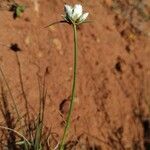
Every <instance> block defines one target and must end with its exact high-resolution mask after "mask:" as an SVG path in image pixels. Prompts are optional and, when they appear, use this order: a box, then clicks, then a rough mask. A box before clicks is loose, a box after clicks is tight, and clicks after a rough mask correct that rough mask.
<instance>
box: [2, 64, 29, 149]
mask: <svg viewBox="0 0 150 150" xmlns="http://www.w3.org/2000/svg"><path fill="white" fill-rule="evenodd" d="M0 72H1V75H2V77H3V79H4V82H5V84H6V87H7V89H8V92H9V95H10V97H11V99H12V102H13V106H14V109H15V111H16V114H17V120H18V121H19V124H20V127H22V126H23V123H22V121H21V116H20V114H19V111H18V108H17V105H16V102H15V99H14V97H13V94H12V92H11V89H10V87H9V84H8V82H7V79H6V77H5V74H4V72H3V70H2V68H1V67H0ZM5 128H7V127H5ZM8 129H10V128H8ZM11 130H12V131H13V129H11ZM11 130H10V131H11ZM22 134H23V135H24V134H25V131H24V130H23V129H22ZM27 147H28V146H27V145H26V142H25V150H28V148H27Z"/></svg>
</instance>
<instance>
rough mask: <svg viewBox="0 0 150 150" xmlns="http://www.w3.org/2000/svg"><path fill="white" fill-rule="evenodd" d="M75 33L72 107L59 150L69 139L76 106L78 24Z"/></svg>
mask: <svg viewBox="0 0 150 150" xmlns="http://www.w3.org/2000/svg"><path fill="white" fill-rule="evenodd" d="M73 31H74V69H73V83H72V93H71V99H70V107H69V111H68V114H67V119H66V126H65V129H64V134H63V137H62V140H61V143H60V148H59V150H64V144H65V141H66V138H67V133H68V130H69V127H70V121H71V114H72V111H73V105H74V97H75V87H76V72H77V48H78V46H77V27H76V24H75V23H73Z"/></svg>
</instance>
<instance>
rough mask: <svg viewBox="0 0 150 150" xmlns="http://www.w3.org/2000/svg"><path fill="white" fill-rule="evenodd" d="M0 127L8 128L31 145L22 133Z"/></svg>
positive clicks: (0, 127)
mask: <svg viewBox="0 0 150 150" xmlns="http://www.w3.org/2000/svg"><path fill="white" fill-rule="evenodd" d="M0 129H4V130H9V131H12V132H14V133H15V134H17V135H18V136H19V137H21V138H22V139H23V140H24V141H26V142H27V144H28V145H29V146H31V143H30V142H29V141H28V139H26V137H25V136H23V135H22V134H20V133H19V132H18V131H16V130H13V129H11V128H8V127H4V126H0Z"/></svg>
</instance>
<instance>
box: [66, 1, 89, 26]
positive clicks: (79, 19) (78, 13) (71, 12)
mask: <svg viewBox="0 0 150 150" xmlns="http://www.w3.org/2000/svg"><path fill="white" fill-rule="evenodd" d="M64 9H65V16H64V19H65V20H66V21H67V22H69V23H75V24H77V25H79V24H81V23H83V22H84V21H85V20H86V18H87V17H88V15H89V13H83V9H82V5H80V4H76V5H74V7H72V6H70V5H65V7H64Z"/></svg>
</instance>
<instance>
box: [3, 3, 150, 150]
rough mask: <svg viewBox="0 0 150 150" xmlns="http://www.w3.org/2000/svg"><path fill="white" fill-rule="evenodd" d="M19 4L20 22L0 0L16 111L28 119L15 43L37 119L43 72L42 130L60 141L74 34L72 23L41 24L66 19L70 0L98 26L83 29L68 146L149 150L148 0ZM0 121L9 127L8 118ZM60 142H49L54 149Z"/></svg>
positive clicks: (6, 70) (5, 57) (6, 65)
mask: <svg viewBox="0 0 150 150" xmlns="http://www.w3.org/2000/svg"><path fill="white" fill-rule="evenodd" d="M16 3H18V4H24V5H25V6H27V8H26V9H25V12H24V13H22V14H21V17H19V18H16V19H14V18H13V12H11V11H9V7H10V5H12V4H13V1H11V0H0V66H1V68H2V69H3V72H4V73H5V76H6V78H7V80H8V83H9V86H10V88H11V90H12V93H13V96H14V97H15V100H16V103H17V106H18V108H19V112H21V113H22V114H24V110H25V107H24V101H23V96H22V93H21V87H20V80H19V68H18V62H17V57H16V52H14V51H12V50H11V49H10V45H11V44H14V43H16V44H18V47H19V48H20V49H21V51H19V52H17V56H18V58H19V61H20V68H21V73H22V77H23V85H24V89H25V93H26V96H27V99H28V102H29V104H30V106H31V107H30V112H31V114H32V115H33V116H34V115H36V114H37V108H38V104H39V102H38V99H39V93H38V81H37V76H40V77H43V76H44V74H46V87H47V100H46V108H45V121H44V125H45V126H46V127H47V129H48V128H49V129H51V133H56V134H55V138H56V141H58V142H59V141H60V139H61V137H62V134H63V130H64V123H63V122H64V119H65V117H66V113H67V111H68V105H69V97H70V95H71V85H72V76H73V32H72V27H71V26H70V25H68V24H59V25H55V26H52V27H50V28H44V26H46V25H48V24H50V23H52V22H55V21H59V20H61V19H62V17H61V15H62V14H63V13H64V10H63V7H64V4H65V3H68V4H75V3H80V4H82V5H83V7H84V9H85V11H88V12H89V13H90V15H89V18H88V19H89V20H93V22H92V23H87V24H83V25H81V26H80V27H79V28H78V40H79V43H78V47H79V51H78V71H77V88H76V99H75V107H74V112H73V115H72V121H71V128H70V132H69V135H68V140H67V141H68V143H69V144H70V148H68V149H77V150H86V149H89V150H90V149H94V150H144V149H146V148H144V145H146V144H148V142H147V143H146V141H148V140H150V139H148V138H150V136H149V135H145V134H146V133H144V130H145V128H146V127H145V126H144V125H145V124H146V125H148V124H149V98H150V61H149V58H150V28H149V26H150V22H149V14H150V1H149V0H147V1H146V0H143V1H138V0H137V1H135V0H118V1H117V0H87V1H83V0H80V1H75V0H74V1H73V0H70V1H69V0H68V1H67V0H61V1H60V0H16ZM1 78H2V77H1ZM0 121H1V124H2V125H5V124H4V121H3V117H1V118H0ZM149 128H150V127H149ZM146 132H147V133H148V131H146ZM0 134H1V133H0ZM52 140H53V139H52ZM74 143H76V144H74ZM144 143H145V144H144ZM56 144H57V142H52V141H51V147H55V146H56ZM69 144H68V145H69ZM71 145H72V146H71ZM68 147H69V146H68ZM71 147H72V148H71Z"/></svg>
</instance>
